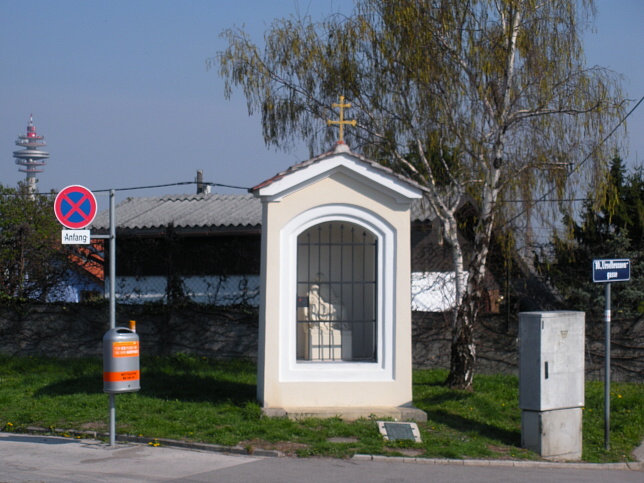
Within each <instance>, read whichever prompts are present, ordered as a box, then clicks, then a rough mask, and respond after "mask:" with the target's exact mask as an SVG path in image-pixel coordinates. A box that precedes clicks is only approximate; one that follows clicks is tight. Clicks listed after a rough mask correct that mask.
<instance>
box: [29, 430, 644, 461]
mask: <svg viewBox="0 0 644 483" xmlns="http://www.w3.org/2000/svg"><path fill="white" fill-rule="evenodd" d="M24 432H25V433H32V434H46V435H52V436H63V437H76V438H87V439H97V440H98V439H103V440H105V439H109V434H108V433H102V432H97V431H78V430H73V429H67V430H65V429H58V428H42V427H38V426H27V427H26V428H25V431H24ZM115 440H116V441H117V442H121V443H135V444H147V445H150V446H165V447H174V448H184V449H191V450H199V451H211V452H216V453H227V454H238V455H244V456H258V457H268V458H281V457H284V456H285V455H284V453H282V452H281V451H277V450H268V449H262V448H253V447H242V446H224V445H218V444H208V443H195V442H190V441H179V440H175V439H165V438H146V437H143V436H133V435H127V434H117V435H116V437H115ZM638 449H639V448H638ZM351 459H353V460H356V461H385V462H387V461H389V462H390V461H398V462H403V463H414V464H424V465H456V466H459V465H460V466H497V467H504V466H505V467H520V468H560V469H561V468H567V469H584V470H589V469H590V470H621V471H644V462H642V461H631V462H626V463H579V462H569V463H565V462H559V461H529V460H473V459H462V460H458V459H448V458H413V457H409V456H385V455H370V454H356V455H353V456H352V457H351Z"/></svg>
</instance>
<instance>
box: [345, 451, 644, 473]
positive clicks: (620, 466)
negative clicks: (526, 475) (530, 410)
mask: <svg viewBox="0 0 644 483" xmlns="http://www.w3.org/2000/svg"><path fill="white" fill-rule="evenodd" d="M352 459H354V460H356V461H385V462H387V461H397V462H402V463H416V464H423V465H455V466H506V467H518V468H559V469H562V468H565V469H577V470H622V471H623V470H627V471H643V470H644V464H643V463H642V462H640V461H633V462H628V463H578V462H570V463H564V462H557V461H524V460H468V459H465V460H457V459H442V458H410V457H407V456H384V455H369V454H357V455H354V456H353V458H352Z"/></svg>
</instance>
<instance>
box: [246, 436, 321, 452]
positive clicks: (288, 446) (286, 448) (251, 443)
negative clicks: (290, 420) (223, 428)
mask: <svg viewBox="0 0 644 483" xmlns="http://www.w3.org/2000/svg"><path fill="white" fill-rule="evenodd" d="M239 446H241V447H242V448H246V449H247V450H248V452H249V453H251V454H252V452H253V450H254V449H266V450H272V451H279V452H280V453H283V454H284V455H285V456H297V452H298V451H299V450H303V449H308V448H309V445H308V444H305V443H293V442H291V441H277V442H270V441H264V440H262V439H251V440H248V441H240V442H239Z"/></svg>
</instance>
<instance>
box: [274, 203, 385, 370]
mask: <svg viewBox="0 0 644 483" xmlns="http://www.w3.org/2000/svg"><path fill="white" fill-rule="evenodd" d="M331 221H335V222H337V221H340V222H342V221H344V222H349V223H354V224H356V225H359V226H362V227H363V228H365V229H366V230H368V231H370V232H371V233H373V234H374V235H375V236H376V237H377V239H378V254H377V279H376V280H377V300H378V301H377V317H376V327H377V331H378V337H377V341H378V342H377V351H376V353H377V359H376V362H348V361H338V362H326V361H325V362H316V361H298V360H297V357H296V345H297V340H296V339H297V337H296V335H297V334H296V323H297V322H296V319H297V315H296V296H297V238H298V236H299V235H300V233H302V232H304V231H305V230H307V229H308V228H310V227H312V226H315V225H318V224H320V223H325V222H331ZM396 249H397V247H396V230H395V228H394V227H393V226H392V225H391V224H389V223H388V222H387V221H386V220H385V219H384V218H382V217H381V216H379V215H378V214H377V213H373V212H371V211H369V210H367V209H365V208H362V207H358V206H354V205H348V204H328V205H322V206H317V207H315V208H312V209H310V210H307V211H305V212H303V213H300V214H299V215H297V216H295V217H294V218H293V219H291V220H290V221H289V222H288V223H286V224H285V225H284V227H283V228H282V230H281V232H280V262H281V264H280V276H279V284H280V291H279V293H280V300H279V320H280V324H279V327H280V334H279V341H280V342H279V345H280V346H279V365H280V368H279V375H280V377H279V378H280V381H281V382H304V381H329V382H330V381H337V382H345V381H346V382H358V381H391V380H393V378H394V367H393V365H394V362H393V361H394V360H395V358H394V354H393V348H394V343H395V341H394V329H395V328H394V324H395V316H394V314H395V313H396V307H395V299H396V297H395V294H396V286H395V273H396V262H395V260H396Z"/></svg>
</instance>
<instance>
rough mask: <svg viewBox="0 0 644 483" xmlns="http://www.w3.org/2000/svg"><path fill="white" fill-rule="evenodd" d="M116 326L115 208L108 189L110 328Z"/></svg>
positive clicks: (112, 193)
mask: <svg viewBox="0 0 644 483" xmlns="http://www.w3.org/2000/svg"><path fill="white" fill-rule="evenodd" d="M114 327H116V209H115V207H114V190H113V189H111V190H110V329H113V328H114Z"/></svg>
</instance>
